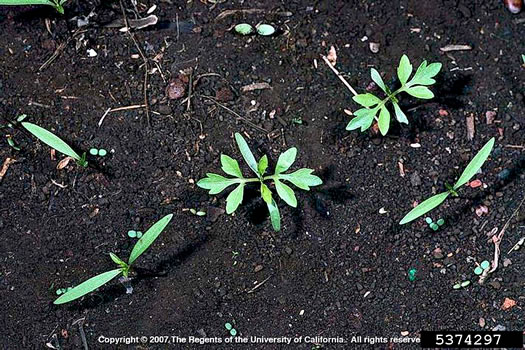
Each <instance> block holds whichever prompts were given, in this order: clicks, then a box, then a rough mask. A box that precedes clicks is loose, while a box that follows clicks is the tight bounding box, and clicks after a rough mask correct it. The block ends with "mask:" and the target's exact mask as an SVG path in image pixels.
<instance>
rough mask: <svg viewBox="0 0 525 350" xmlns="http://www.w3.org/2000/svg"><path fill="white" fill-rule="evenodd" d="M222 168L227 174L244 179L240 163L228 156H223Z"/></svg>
mask: <svg viewBox="0 0 525 350" xmlns="http://www.w3.org/2000/svg"><path fill="white" fill-rule="evenodd" d="M221 166H222V171H224V172H225V173H226V174H228V175H231V176H235V177H238V178H242V172H241V168H240V167H239V162H237V161H236V160H235V159H233V158H232V157H230V156H227V155H226V154H221Z"/></svg>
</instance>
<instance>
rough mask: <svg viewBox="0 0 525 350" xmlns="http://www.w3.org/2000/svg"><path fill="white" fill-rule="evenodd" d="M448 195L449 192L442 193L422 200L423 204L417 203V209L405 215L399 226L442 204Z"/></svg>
mask: <svg viewBox="0 0 525 350" xmlns="http://www.w3.org/2000/svg"><path fill="white" fill-rule="evenodd" d="M449 195H450V193H449V192H443V193H440V194H436V195H435V196H432V197H430V198H428V199H426V200H424V201H423V202H421V203H419V205H418V206H417V207H415V208H414V209H412V210H411V211H409V212H408V214H407V215H405V217H404V218H403V219H402V220H401V221H400V222H399V224H400V225H404V224H406V223H409V222H410V221H412V220H415V219H417V218H418V217H420V216H422V215H425V214H426V213H428V212H429V211H431V210H432V209H434V208H435V207H437V206H438V205H440V204H441V203H443V202H444V201H445V199H447V197H448V196H449Z"/></svg>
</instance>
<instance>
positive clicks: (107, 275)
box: [54, 214, 173, 305]
mask: <svg viewBox="0 0 525 350" xmlns="http://www.w3.org/2000/svg"><path fill="white" fill-rule="evenodd" d="M172 217H173V214H169V215H166V216H164V217H163V218H162V219H160V220H159V221H157V222H156V223H155V224H153V226H151V227H150V228H149V229H148V230H147V231H146V233H145V234H144V236H142V238H141V239H139V240H138V241H137V243H135V246H134V247H133V250H132V251H131V254H130V256H129V259H128V262H127V263H126V262H125V261H123V260H122V259H120V258H119V257H118V256H117V255H116V254H113V253H109V256H110V257H111V260H113V262H114V263H115V264H117V265H118V266H119V268H118V269H115V270H111V271H107V272H104V273H101V274H99V275H97V276H95V277H91V278H90V279H88V280H87V281H84V282H82V283H81V284H79V285H78V286H76V287H74V288H72V289H70V290H69V291H67V292H66V293H64V294H62V295H61V296H60V297H59V298H58V299H56V300H55V301H54V304H56V305H58V304H64V303H69V302H71V301H73V300H75V299H78V298H80V297H82V296H84V295H86V294H88V293H91V292H92V291H94V290H95V289H97V288H99V287H101V286H103V285H104V284H106V283H108V282H109V281H111V280H112V279H114V278H115V277H117V276H118V275H120V274H122V275H123V276H124V277H126V278H127V277H128V275H129V271H130V269H131V265H132V264H133V262H135V260H136V259H137V258H138V257H139V256H140V255H142V253H144V252H145V251H146V249H148V248H149V247H150V246H151V244H152V243H153V242H154V241H155V240H156V239H157V237H158V236H159V235H160V234H161V232H162V231H163V230H164V229H165V228H166V226H167V225H168V224H169V222H170V221H171V218H172Z"/></svg>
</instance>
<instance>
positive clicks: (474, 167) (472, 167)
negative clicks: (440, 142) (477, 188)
mask: <svg viewBox="0 0 525 350" xmlns="http://www.w3.org/2000/svg"><path fill="white" fill-rule="evenodd" d="M494 142H495V139H494V137H493V138H491V139H490V140H489V141H488V142H487V143H486V144H485V145H484V146H483V147H482V148H481V149H480V150H479V152H478V154H476V155H475V156H474V158H472V160H471V161H470V163H468V165H467V167H466V168H465V170H463V173H462V174H461V176H460V177H459V179H458V181H457V182H456V184H455V185H454V190H457V189H458V188H459V187H461V186H463V185H464V184H466V183H467V182H468V181H469V180H470V179H471V178H472V177H473V176H474V175H476V173H477V172H478V170H479V169H480V168H481V167H482V166H483V163H485V161H486V160H487V158H488V157H489V155H490V152H492V147H494Z"/></svg>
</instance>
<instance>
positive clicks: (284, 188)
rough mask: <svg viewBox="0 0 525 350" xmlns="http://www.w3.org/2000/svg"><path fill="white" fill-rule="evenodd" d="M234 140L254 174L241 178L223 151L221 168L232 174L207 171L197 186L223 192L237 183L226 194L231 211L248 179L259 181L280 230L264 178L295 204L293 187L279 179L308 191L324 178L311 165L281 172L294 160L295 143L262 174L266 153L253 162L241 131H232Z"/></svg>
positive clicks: (236, 167)
mask: <svg viewBox="0 0 525 350" xmlns="http://www.w3.org/2000/svg"><path fill="white" fill-rule="evenodd" d="M235 141H236V142H237V146H238V147H239V150H240V151H241V154H242V157H243V158H244V160H245V161H246V163H247V164H248V166H249V167H250V169H251V170H252V171H253V172H254V173H255V175H257V177H256V178H244V177H243V175H242V172H241V168H240V167H239V163H238V162H237V161H236V160H235V159H233V158H231V157H229V156H227V155H225V154H221V165H222V170H223V171H224V172H225V173H226V174H228V175H231V176H234V178H226V177H224V176H222V175H218V174H213V173H208V174H206V178H204V179H201V180H200V181H199V182H197V186H199V187H201V188H204V189H206V190H209V193H210V194H217V193H220V192H222V191H223V190H224V189H225V188H226V187H228V186H231V185H237V187H236V188H235V189H234V190H233V191H232V192H231V193H230V194H229V195H228V197H227V198H226V213H227V214H231V213H233V212H234V211H235V210H236V209H237V208H238V207H239V204H241V202H242V199H243V196H244V186H245V185H246V184H247V183H250V182H258V183H259V184H260V190H261V197H262V199H263V200H264V202H266V205H267V207H268V211H269V212H270V219H271V222H272V227H273V229H274V230H275V231H279V230H280V229H281V216H280V214H279V208H278V207H277V203H276V202H275V200H274V199H273V197H272V191H271V190H270V189H269V188H268V186H267V185H266V184H265V183H264V182H265V181H269V180H270V181H273V183H274V185H275V189H276V190H277V194H278V195H279V197H281V198H282V199H283V200H284V201H285V202H286V203H287V204H288V205H290V206H292V207H294V208H295V207H296V206H297V199H296V197H295V193H294V191H293V189H291V188H290V187H289V186H288V185H286V184H285V183H284V182H282V181H288V182H290V183H292V184H294V185H295V186H297V187H299V188H300V189H302V190H305V191H309V190H310V187H312V186H318V185H320V184H322V183H323V182H322V181H321V179H320V178H319V177H317V176H315V175H312V172H313V169H306V168H302V169H299V170H296V171H295V172H293V173H289V174H284V172H285V171H286V170H288V169H289V168H290V167H291V166H292V164H293V162H294V161H295V157H296V155H297V148H295V147H292V148H290V149H289V150H287V151H286V152H284V153H282V154H281V155H280V156H279V159H278V160H277V164H276V166H275V171H274V174H273V175H268V176H264V174H265V173H266V170H267V168H268V157H267V156H266V155H264V156H262V157H261V159H260V160H259V162H256V161H255V157H254V156H253V153H252V152H251V151H250V148H249V147H248V144H247V143H246V140H245V139H244V138H243V137H242V136H241V134H239V133H236V134H235Z"/></svg>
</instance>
